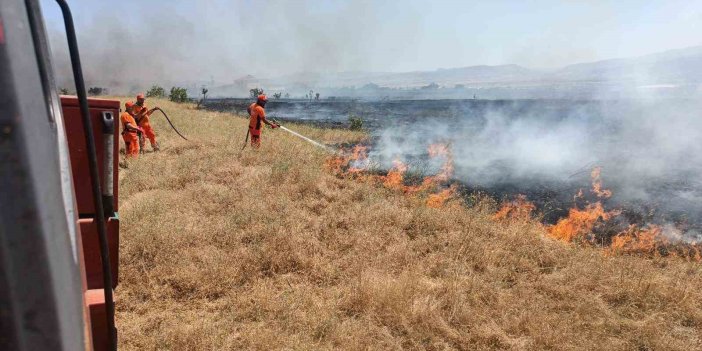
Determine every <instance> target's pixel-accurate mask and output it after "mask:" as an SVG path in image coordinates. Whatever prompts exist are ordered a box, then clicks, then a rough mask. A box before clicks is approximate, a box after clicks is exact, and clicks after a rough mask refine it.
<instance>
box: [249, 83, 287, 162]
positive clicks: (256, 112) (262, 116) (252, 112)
mask: <svg viewBox="0 0 702 351" xmlns="http://www.w3.org/2000/svg"><path fill="white" fill-rule="evenodd" d="M266 102H268V98H267V97H266V95H264V94H261V95H259V96H258V98H257V99H256V102H254V103H252V104H251V106H249V107H248V109H247V111H248V112H249V135H250V136H251V147H253V148H255V149H258V148H259V147H261V131H263V124H264V123H265V124H267V125H269V126H270V127H271V128H273V129H275V128H278V127H279V126H278V125H277V124H275V123H271V122H269V121H268V120H267V119H266V110H265V107H266ZM244 146H246V144H244Z"/></svg>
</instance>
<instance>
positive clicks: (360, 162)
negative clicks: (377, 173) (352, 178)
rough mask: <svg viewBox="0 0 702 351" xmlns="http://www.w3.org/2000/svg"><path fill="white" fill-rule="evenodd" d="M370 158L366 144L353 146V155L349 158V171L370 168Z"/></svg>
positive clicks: (360, 170) (354, 171)
mask: <svg viewBox="0 0 702 351" xmlns="http://www.w3.org/2000/svg"><path fill="white" fill-rule="evenodd" d="M369 165H370V160H369V159H368V147H367V146H364V145H360V144H359V145H356V146H354V147H353V150H352V155H351V157H350V160H349V169H348V172H349V173H359V172H363V171H365V170H366V169H368V166H369Z"/></svg>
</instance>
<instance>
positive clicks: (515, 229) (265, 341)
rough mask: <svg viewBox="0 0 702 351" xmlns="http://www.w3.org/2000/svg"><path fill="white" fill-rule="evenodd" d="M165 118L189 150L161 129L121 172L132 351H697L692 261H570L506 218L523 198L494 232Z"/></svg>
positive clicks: (271, 140)
mask: <svg viewBox="0 0 702 351" xmlns="http://www.w3.org/2000/svg"><path fill="white" fill-rule="evenodd" d="M157 104H158V105H161V107H163V108H164V109H165V110H166V111H167V112H168V114H169V116H171V117H172V118H173V120H174V123H176V125H177V126H178V127H179V129H181V130H182V131H183V132H184V133H187V135H188V136H189V137H191V138H192V139H194V140H197V141H196V142H195V143H187V142H185V141H183V140H179V138H178V137H177V136H176V135H175V134H174V133H172V132H170V131H169V130H168V129H167V125H166V123H165V121H162V120H160V119H158V117H157V118H154V120H155V121H154V123H155V124H156V128H157V129H156V131H157V133H158V134H159V138H160V140H161V142H162V148H163V150H164V151H162V152H160V153H156V154H153V153H148V154H147V155H145V156H144V157H142V158H141V159H140V160H139V161H137V162H133V163H131V164H130V167H129V169H127V170H122V174H121V177H120V178H121V188H120V201H121V203H120V215H121V219H122V233H123V234H122V243H121V256H120V261H121V266H120V277H121V282H120V285H119V287H118V288H117V291H116V294H117V299H118V305H117V308H118V314H117V324H118V328H119V330H120V334H119V335H120V346H121V348H122V349H124V350H163V349H168V350H211V349H214V350H235V349H260V350H271V349H299V350H310V349H327V350H332V349H354V350H357V349H417V350H420V349H458V350H481V349H483V350H486V349H513V350H543V349H560V350H605V349H607V350H612V349H621V350H623V349H638V350H647V349H649V350H691V349H702V340H701V338H700V335H702V274H701V273H702V268H701V267H700V264H699V263H696V262H690V261H688V260H684V259H677V258H670V257H669V255H668V256H663V255H661V256H655V255H645V256H644V257H640V256H638V255H636V254H629V255H619V254H616V255H602V254H601V252H602V249H600V248H594V247H591V246H589V245H583V246H580V247H574V246H573V245H564V244H563V243H561V242H559V241H557V240H551V239H550V238H549V237H548V236H546V235H544V233H545V229H544V227H543V226H542V225H541V224H539V223H538V222H535V221H533V220H511V219H509V218H511V217H515V218H522V217H524V216H523V215H522V214H521V213H527V212H528V213H529V215H528V216H533V215H534V213H533V210H528V206H526V205H524V204H526V203H527V202H528V200H527V199H523V200H524V201H523V202H522V203H521V207H520V206H517V208H524V209H522V210H514V211H508V212H512V213H513V214H514V215H507V216H506V218H508V219H506V220H499V221H495V220H494V219H493V217H494V216H495V213H496V211H497V206H496V204H495V203H494V201H492V200H490V199H485V200H483V201H478V202H477V204H478V205H477V206H474V207H470V208H468V207H466V206H462V205H460V204H461V201H460V198H458V197H454V196H453V195H451V194H453V192H451V191H449V192H448V194H449V195H451V196H447V197H444V195H442V194H446V193H444V192H445V191H447V190H448V189H451V186H450V184H448V182H447V181H444V180H443V178H440V177H439V178H436V177H434V176H430V178H429V179H430V180H428V181H426V182H425V180H426V179H427V178H423V179H419V180H417V181H416V182H413V181H410V179H409V178H412V179H414V178H413V177H409V176H408V175H407V174H406V173H402V182H396V181H394V180H393V181H391V182H390V183H391V184H397V188H393V187H386V186H384V184H385V180H387V179H388V178H387V175H385V174H381V173H377V172H375V173H374V172H366V171H363V172H362V171H358V170H357V171H355V172H353V171H352V172H347V170H349V169H354V168H355V169H361V168H363V169H367V168H366V167H365V166H363V163H362V162H369V161H358V162H355V163H353V162H351V161H347V160H346V159H343V158H339V159H332V160H328V156H327V155H325V154H323V153H322V152H320V151H319V150H317V149H316V148H314V147H312V146H309V145H307V144H306V143H304V142H300V141H299V140H297V139H295V138H294V137H292V136H289V135H287V134H285V133H282V132H278V131H268V130H267V131H266V132H265V133H264V136H263V138H264V145H263V147H262V148H261V150H259V151H253V150H250V149H248V148H247V149H246V150H244V151H243V152H241V151H240V149H241V143H242V142H243V138H244V135H245V132H246V127H245V120H244V119H243V118H238V117H235V116H232V115H230V114H225V113H214V112H203V111H199V110H195V109H193V107H192V106H190V105H175V104H171V103H168V102H163V101H159V102H157ZM152 105H153V103H152ZM294 129H295V130H297V131H300V132H301V133H303V134H305V135H308V136H310V137H313V138H315V139H317V140H322V141H324V142H325V143H329V144H336V143H343V142H352V143H356V142H359V141H361V140H362V139H363V138H364V135H363V134H361V133H357V132H349V131H341V130H323V129H314V128H308V127H304V126H295V127H294ZM357 154H358V155H359V157H357V158H356V160H358V159H361V160H362V159H363V157H361V156H362V155H363V152H361V151H360V150H358V153H357ZM365 154H366V157H365V158H366V159H367V151H365ZM445 156H446V155H443V156H440V155H439V156H437V157H445ZM442 159H445V158H442ZM325 163H326V164H327V165H328V167H323V166H322V165H324V164H325ZM369 167H370V169H372V168H373V166H372V165H371V166H369ZM337 169H338V170H339V171H343V172H344V173H335V170H337ZM442 169H443V168H442ZM330 170H331V171H330ZM400 170H401V168H400V167H399V166H398V167H397V171H398V172H399V171H400ZM441 173H442V171H439V172H438V174H441ZM405 183H411V184H405ZM601 189H602V188H601ZM454 191H455V190H454ZM432 195H435V196H438V197H439V199H444V198H446V199H447V201H442V202H440V203H441V205H442V206H434V205H433V204H434V203H433V202H431V201H430V199H432ZM452 199H453V200H452ZM516 201H517V203H519V200H516ZM452 204H455V205H452ZM459 205H460V206H459ZM523 206H526V207H523ZM434 207H439V208H434ZM645 229H646V230H647V229H649V228H645ZM664 232H665V230H661V234H658V235H662V234H663V233H664ZM646 237H647V236H646V235H641V234H640V233H639V234H636V231H634V230H633V229H632V233H631V237H625V236H622V237H620V238H621V239H620V241H617V242H621V247H622V250H629V249H628V248H629V247H631V243H632V242H635V241H642V242H646V240H648V239H646ZM649 242H650V241H649ZM654 242H655V241H654ZM612 247H613V248H614V245H612ZM629 251H630V252H631V250H629Z"/></svg>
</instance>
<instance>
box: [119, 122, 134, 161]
mask: <svg viewBox="0 0 702 351" xmlns="http://www.w3.org/2000/svg"><path fill="white" fill-rule="evenodd" d="M119 120H120V121H121V122H122V139H124V146H125V148H124V149H125V154H126V156H127V158H137V157H139V137H138V136H137V133H136V132H134V131H130V130H127V124H131V126H132V127H136V126H137V123H136V121H135V120H134V117H132V115H130V114H129V113H128V112H122V114H121V115H120V116H119Z"/></svg>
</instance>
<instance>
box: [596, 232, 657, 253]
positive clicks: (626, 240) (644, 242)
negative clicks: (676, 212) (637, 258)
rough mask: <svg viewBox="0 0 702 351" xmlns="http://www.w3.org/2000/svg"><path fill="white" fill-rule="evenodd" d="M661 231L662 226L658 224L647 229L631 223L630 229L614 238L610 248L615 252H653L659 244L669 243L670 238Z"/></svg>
mask: <svg viewBox="0 0 702 351" xmlns="http://www.w3.org/2000/svg"><path fill="white" fill-rule="evenodd" d="M661 233H662V228H661V227H660V226H657V225H651V226H649V227H648V228H646V229H642V228H638V227H637V226H635V225H631V226H629V230H627V231H624V232H622V233H619V234H617V235H616V236H614V237H613V238H612V244H611V245H610V247H609V250H610V251H611V252H613V253H628V254H632V253H645V254H653V253H654V252H655V251H656V249H657V248H658V247H659V246H661V245H666V244H667V243H668V240H667V239H666V238H665V237H664V236H662V235H661Z"/></svg>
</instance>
